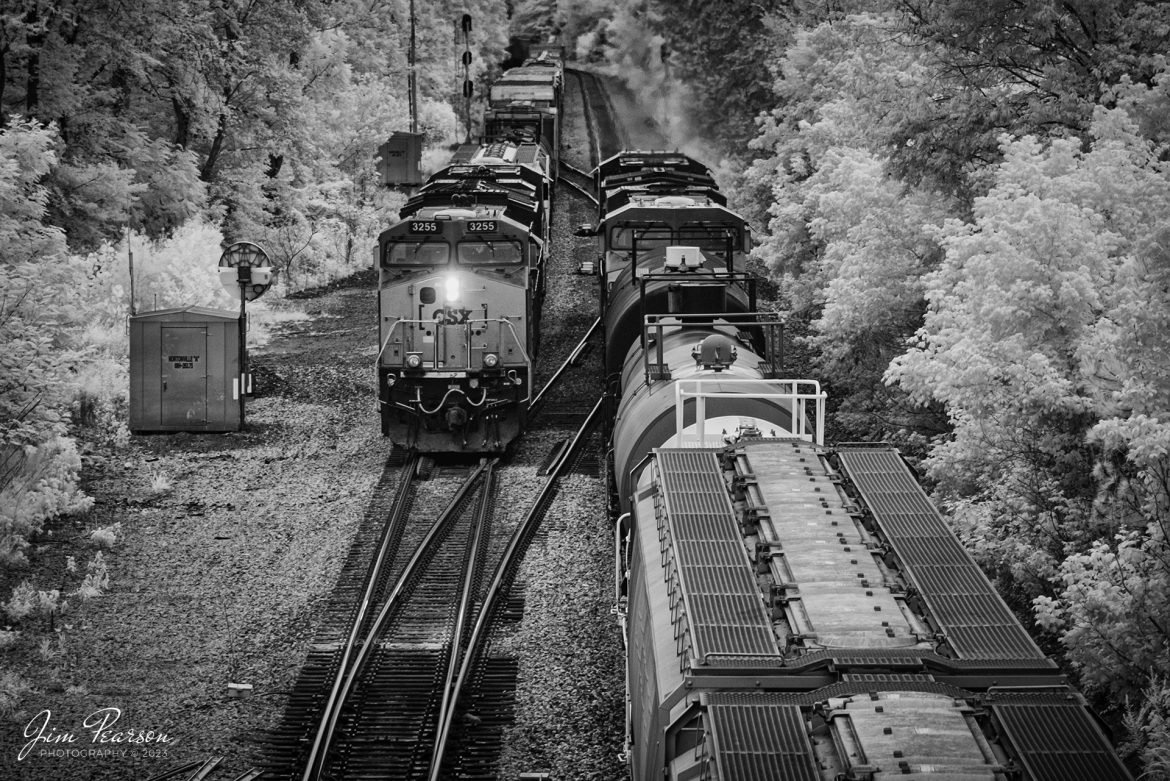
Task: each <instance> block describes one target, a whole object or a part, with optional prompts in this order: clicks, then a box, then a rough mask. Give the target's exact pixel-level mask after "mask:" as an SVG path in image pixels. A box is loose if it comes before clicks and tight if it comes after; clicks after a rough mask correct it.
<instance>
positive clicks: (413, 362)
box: [406, 353, 423, 369]
mask: <svg viewBox="0 0 1170 781" xmlns="http://www.w3.org/2000/svg"><path fill="white" fill-rule="evenodd" d="M422 362H423V361H422V353H407V354H406V368H408V369H421V368H422Z"/></svg>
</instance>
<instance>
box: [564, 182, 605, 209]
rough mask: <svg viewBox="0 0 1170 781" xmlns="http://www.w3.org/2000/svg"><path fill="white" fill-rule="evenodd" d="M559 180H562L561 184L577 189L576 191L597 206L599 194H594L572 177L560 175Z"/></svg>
mask: <svg viewBox="0 0 1170 781" xmlns="http://www.w3.org/2000/svg"><path fill="white" fill-rule="evenodd" d="M557 181H558V182H560V183H561V184H563V185H565V186H566V187H568V188H569V189H571V190H575V191H576V192H578V193H580V194H581V195H582V196H583V197H584V198H586V199H588V200H589V201H590V202H591V203H592V204H593V205H594V206H597V196H596V195H594V194H593V193H591V192H589V191H588V190H586V189H585V188H584V187H582V186H581V185H579V184H577V183H576V182H574V181H573V180H572V179H568V178H566V177H565V176H558V177H557Z"/></svg>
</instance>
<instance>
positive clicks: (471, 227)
mask: <svg viewBox="0 0 1170 781" xmlns="http://www.w3.org/2000/svg"><path fill="white" fill-rule="evenodd" d="M467 232H468V233H495V232H496V221H495V220H471V221H469V222H468V223H467Z"/></svg>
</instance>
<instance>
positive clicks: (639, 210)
mask: <svg viewBox="0 0 1170 781" xmlns="http://www.w3.org/2000/svg"><path fill="white" fill-rule="evenodd" d="M691 200H692V201H693V202H692V203H690V204H681V203H679V202H677V201H675V202H671V201H669V200H664V199H663V198H661V197H658V198H647V199H645V200H643V201H639V200H638V199H634V202H633V203H627V204H626V205H624V206H621V207H619V208H617V209H613V210H611V211H608V212H606V214H605V217H604V220H603V222H604V224H606V225H612V224H616V223H639V222H645V223H661V224H665V225H670V226H671V227H674V228H678V227H682V226H683V225H687V224H701V223H714V224H735V225H744V224H745V223H746V221H745V220H744V218H743V217H741V216H740V215H738V214H736V213H735V212H733V211H732V210H731V209H728V208H727V207H726V206H723V205H720V204H718V203H704V202H702V201H700V200H696V199H691Z"/></svg>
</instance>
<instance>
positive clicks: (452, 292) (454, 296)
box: [446, 274, 460, 302]
mask: <svg viewBox="0 0 1170 781" xmlns="http://www.w3.org/2000/svg"><path fill="white" fill-rule="evenodd" d="M446 292H447V300H448V301H452V302H453V301H458V300H459V294H460V290H459V277H457V276H455V275H454V274H451V275H449V276H448V277H447V279H446Z"/></svg>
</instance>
